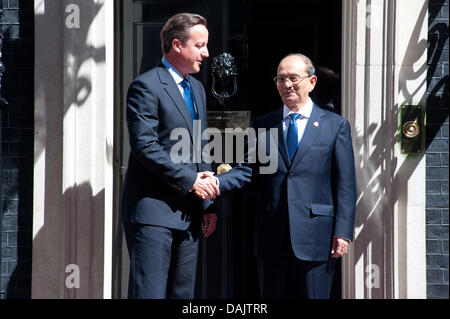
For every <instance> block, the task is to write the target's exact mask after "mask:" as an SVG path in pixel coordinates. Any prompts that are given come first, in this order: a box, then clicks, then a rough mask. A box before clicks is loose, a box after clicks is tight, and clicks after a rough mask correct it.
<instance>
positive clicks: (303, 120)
mask: <svg viewBox="0 0 450 319" xmlns="http://www.w3.org/2000/svg"><path fill="white" fill-rule="evenodd" d="M312 109H313V102H312V100H311V99H310V98H308V102H306V104H305V105H304V106H303V107H302V108H301V109H300V111H298V112H296V113H298V114H300V116H299V117H298V118H297V128H298V142H299V143H300V141H301V140H302V137H303V133H304V132H305V128H306V124H308V120H309V118H310V117H311V112H312ZM292 113H295V112H292V111H291V110H290V109H289V108H288V107H287V106H286V105H283V134H284V140H286V137H287V131H288V128H289V122H290V120H291V116H290V115H291V114H292Z"/></svg>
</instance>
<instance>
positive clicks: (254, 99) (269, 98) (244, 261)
mask: <svg viewBox="0 0 450 319" xmlns="http://www.w3.org/2000/svg"><path fill="white" fill-rule="evenodd" d="M119 3H120V4H119V5H120V6H121V7H120V10H119V12H121V14H120V16H121V33H120V42H121V60H122V68H121V75H120V77H121V79H122V83H121V92H122V104H123V102H124V97H125V94H126V90H127V87H128V85H129V83H130V82H131V80H132V79H133V78H135V77H136V76H138V75H139V74H141V73H143V72H145V71H147V70H148V69H150V68H151V67H153V66H155V65H156V64H158V63H159V61H160V59H161V47H160V41H159V32H160V30H161V28H162V26H163V25H164V23H165V21H167V19H168V18H169V17H170V16H172V15H173V14H175V13H179V12H194V13H199V14H201V15H203V16H204V17H206V18H207V20H208V29H209V34H210V35H209V44H208V49H209V53H210V58H209V59H208V60H209V61H207V62H206V63H204V64H203V66H202V70H201V71H200V73H199V74H196V75H195V76H196V77H197V78H198V79H199V80H200V81H202V83H203V84H204V86H205V89H206V93H207V98H208V110H209V111H223V110H224V107H223V106H222V105H221V104H220V103H219V102H218V101H217V100H216V99H215V98H214V97H213V95H212V93H211V86H212V76H211V61H212V58H213V57H215V56H217V55H219V54H220V53H222V52H227V53H230V54H231V55H232V56H233V57H234V59H235V63H236V66H237V71H238V81H237V83H238V92H237V94H236V95H235V96H234V97H233V98H232V99H231V100H230V101H229V102H228V104H227V107H226V108H227V110H232V111H250V112H251V116H252V118H254V117H256V116H258V115H262V114H264V113H267V112H269V111H272V110H274V109H276V108H279V107H281V106H282V103H281V100H280V98H279V96H278V93H277V91H276V88H275V85H274V83H273V81H272V78H273V77H274V76H275V75H276V69H277V66H278V63H279V61H280V60H281V59H282V58H283V56H285V55H286V54H288V53H294V52H300V53H303V54H305V55H307V56H309V57H310V58H311V59H312V60H313V62H314V63H315V65H316V66H319V65H320V66H327V67H329V68H331V69H333V70H335V71H336V72H337V73H340V63H341V1H335V0H333V1H329V0H303V1H302V0H292V1H288V0H203V1H200V0H198V1H181V0H173V1H171V0H164V1H157V0H140V1H135V0H127V1H120V2H119ZM338 104H339V103H338ZM123 105H124V104H123ZM123 105H122V106H123ZM122 110H124V107H123V108H122ZM123 119H125V117H123ZM122 140H123V145H122V150H123V152H122V154H123V155H122V158H123V159H122V163H121V166H122V167H126V165H127V163H126V161H127V158H128V153H129V147H128V135H127V132H126V125H124V126H123V131H122ZM254 194H255V193H254V186H252V185H250V186H248V187H246V188H245V189H244V191H241V192H235V193H232V194H229V195H227V196H226V197H224V198H223V199H222V200H221V202H220V205H219V207H220V211H219V212H218V215H219V219H218V227H217V230H216V232H215V233H214V234H213V235H212V236H211V237H209V238H208V239H207V240H203V241H202V243H201V248H200V249H201V253H200V256H199V264H198V265H199V267H198V276H197V278H198V280H197V289H196V296H197V298H252V297H253V298H254V297H257V296H258V282H257V272H256V267H255V261H254V258H253V257H252V256H253V252H252V221H253V216H254V214H255V211H254V210H255V205H254V197H255V196H254ZM122 260H124V261H123V263H126V261H125V260H126V258H123V259H122ZM126 268H127V267H126V266H124V267H123V269H124V270H126ZM126 276H127V274H126V272H125V271H124V273H123V274H122V277H123V278H125V279H124V280H122V282H123V283H124V285H125V282H126ZM124 288H125V287H122V291H123V290H124ZM122 296H123V293H122Z"/></svg>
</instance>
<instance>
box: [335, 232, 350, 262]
mask: <svg viewBox="0 0 450 319" xmlns="http://www.w3.org/2000/svg"><path fill="white" fill-rule="evenodd" d="M348 245H349V240H348V239H345V238H340V237H333V243H332V246H331V257H333V258H340V257H342V256H344V255H345V254H346V253H347V252H348Z"/></svg>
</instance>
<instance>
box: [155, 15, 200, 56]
mask: <svg viewBox="0 0 450 319" xmlns="http://www.w3.org/2000/svg"><path fill="white" fill-rule="evenodd" d="M197 24H201V25H204V26H205V27H206V19H205V18H204V17H202V16H201V15H199V14H194V13H178V14H176V15H174V16H172V17H170V18H169V20H167V22H166V24H165V25H164V27H163V28H162V30H161V33H160V38H161V47H162V52H163V54H166V53H168V52H169V51H170V48H171V47H172V42H173V40H175V39H178V40H180V42H181V43H182V44H183V45H184V44H185V43H186V41H187V40H188V39H189V28H191V27H193V26H196V25H197Z"/></svg>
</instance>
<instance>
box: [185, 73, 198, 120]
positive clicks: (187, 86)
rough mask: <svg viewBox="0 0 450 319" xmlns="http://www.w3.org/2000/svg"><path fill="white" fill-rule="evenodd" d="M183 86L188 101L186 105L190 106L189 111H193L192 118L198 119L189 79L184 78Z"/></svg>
mask: <svg viewBox="0 0 450 319" xmlns="http://www.w3.org/2000/svg"><path fill="white" fill-rule="evenodd" d="M181 86H182V87H183V89H184V94H183V97H184V101H185V102H186V105H187V107H188V110H189V113H191V118H192V120H198V114H197V112H196V111H195V107H194V101H193V99H192V94H191V84H190V83H189V81H188V80H186V79H185V80H183V81H182V82H181Z"/></svg>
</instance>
